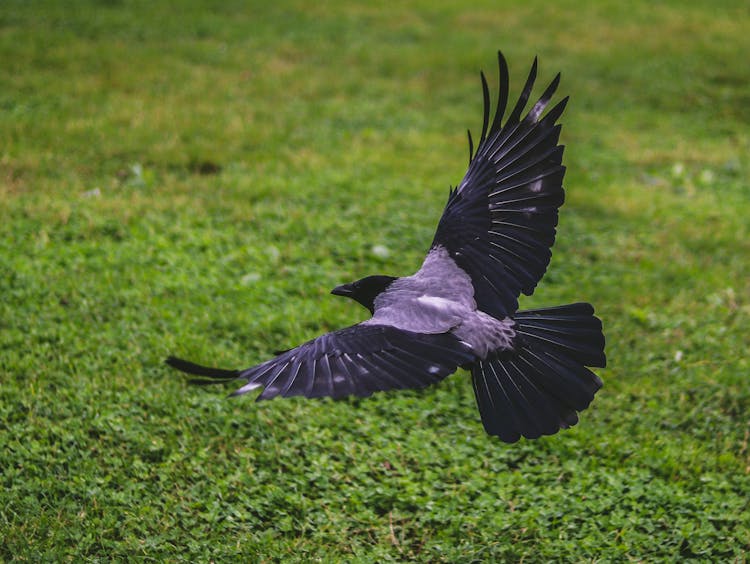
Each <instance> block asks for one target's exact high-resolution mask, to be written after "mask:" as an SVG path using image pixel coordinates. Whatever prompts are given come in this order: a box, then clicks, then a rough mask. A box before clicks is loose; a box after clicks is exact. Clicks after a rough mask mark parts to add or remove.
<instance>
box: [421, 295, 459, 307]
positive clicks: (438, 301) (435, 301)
mask: <svg viewBox="0 0 750 564" xmlns="http://www.w3.org/2000/svg"><path fill="white" fill-rule="evenodd" d="M417 302H419V303H420V304H422V305H425V306H427V307H433V308H435V309H439V310H447V309H449V308H451V307H455V306H456V303H455V302H454V301H452V300H449V299H447V298H439V297H438V296H424V295H422V296H419V297H418V298H417Z"/></svg>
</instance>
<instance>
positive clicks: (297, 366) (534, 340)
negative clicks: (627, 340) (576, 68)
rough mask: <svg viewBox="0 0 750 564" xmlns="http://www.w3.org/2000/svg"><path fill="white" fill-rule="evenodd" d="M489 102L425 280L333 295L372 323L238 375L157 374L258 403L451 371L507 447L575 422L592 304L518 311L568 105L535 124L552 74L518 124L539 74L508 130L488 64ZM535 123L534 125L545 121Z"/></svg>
mask: <svg viewBox="0 0 750 564" xmlns="http://www.w3.org/2000/svg"><path fill="white" fill-rule="evenodd" d="M498 65H499V96H498V101H497V105H496V109H495V113H494V116H492V119H491V121H490V117H491V116H490V92H489V87H488V86H487V80H486V78H485V75H484V73H480V77H481V82H482V92H483V97H484V119H483V124H482V133H481V135H480V138H479V142H478V144H477V147H476V152H474V144H473V141H472V137H471V132H469V167H468V171H467V172H466V175H465V176H464V178H463V180H462V181H461V182H460V183H459V184H458V186H457V187H455V188H453V189H451V190H450V193H449V197H448V202H447V204H446V206H445V210H444V211H443V215H442V217H441V218H440V221H439V223H438V227H437V231H436V233H435V237H434V239H433V241H432V245H431V246H430V249H429V251H428V253H427V256H426V258H425V259H424V262H423V263H422V266H421V268H420V269H419V270H418V271H417V272H416V273H415V274H412V275H411V276H403V277H394V276H383V275H377V276H367V277H365V278H362V279H361V280H357V281H356V282H352V283H350V284H344V285H342V286H338V287H337V288H334V289H333V290H332V292H331V293H332V294H334V295H337V296H345V297H347V298H351V299H353V300H355V301H357V302H359V303H360V304H361V305H363V306H364V307H365V308H367V309H368V310H369V311H370V313H371V317H370V318H369V319H367V320H366V321H363V322H361V323H358V324H356V325H353V326H351V327H347V328H344V329H340V330H338V331H333V332H331V333H326V334H324V335H321V336H320V337H317V338H316V339H313V340H311V341H309V342H307V343H304V344H302V345H300V346H298V347H297V348H294V349H291V350H287V351H283V352H280V353H278V354H277V355H276V356H275V357H274V358H272V359H270V360H268V361H266V362H263V363H262V364H259V365H257V366H253V367H251V368H246V369H244V370H224V369H218V368H209V367H206V366H200V365H198V364H194V363H192V362H189V361H186V360H182V359H179V358H175V357H169V358H168V359H167V363H168V364H169V365H171V366H173V367H174V368H177V369H179V370H182V371H183V372H187V373H189V374H193V375H197V376H200V377H201V378H203V379H204V380H203V381H202V382H203V383H208V382H225V381H229V380H234V379H239V380H242V381H244V385H242V387H241V388H239V389H238V390H237V391H235V392H234V394H233V395H239V394H244V393H246V392H249V391H251V390H255V389H257V388H262V392H261V393H260V395H259V396H258V398H257V399H258V400H263V399H270V398H273V397H276V396H282V397H289V396H305V397H308V398H317V397H332V398H342V397H345V396H369V395H371V394H372V393H374V392H380V391H385V390H396V389H404V388H423V387H425V386H428V385H430V384H434V383H436V382H439V381H440V380H442V379H443V378H445V377H446V376H448V375H449V374H452V373H453V372H455V371H456V370H457V369H458V368H459V367H462V368H465V369H467V370H469V371H471V379H472V383H473V387H474V392H475V396H476V400H477V405H478V407H479V413H480V414H481V419H482V423H483V425H484V428H485V430H486V432H487V433H488V434H489V435H494V436H497V437H499V438H500V439H501V440H502V441H505V442H509V443H512V442H515V441H517V440H519V438H520V437H522V436H523V437H526V438H528V439H534V438H537V437H540V436H542V435H551V434H554V433H556V432H557V431H558V430H559V429H561V428H567V427H570V426H572V425H575V424H576V423H577V422H578V412H579V411H581V410H583V409H586V408H587V407H588V406H589V404H590V402H591V401H592V399H593V398H594V394H595V393H596V392H597V390H599V388H600V387H601V386H602V382H601V380H600V379H599V378H598V377H597V376H596V374H594V373H593V372H592V371H591V370H589V369H588V368H587V367H604V366H605V364H606V358H605V354H604V335H603V334H602V324H601V321H600V320H599V319H598V318H597V317H596V316H595V315H594V308H593V307H592V306H591V305H590V304H588V303H574V304H569V305H562V306H558V307H550V308H544V309H533V310H525V311H518V297H519V295H520V294H521V293H523V294H526V295H531V294H532V293H533V292H534V288H535V287H536V285H537V284H538V283H539V280H540V279H541V278H542V276H543V275H544V273H545V271H546V269H547V266H548V264H549V262H550V257H551V250H550V249H551V247H552V245H553V244H554V241H555V234H556V226H557V221H558V210H559V208H560V206H561V205H562V204H563V201H564V191H563V187H562V182H563V176H564V175H565V167H564V166H563V165H562V156H563V148H564V147H563V146H562V145H558V140H559V137H560V128H561V126H560V124H558V123H557V120H558V119H559V118H560V116H561V114H562V112H563V110H564V108H565V105H566V103H567V101H568V98H567V97H566V98H564V99H562V100H561V101H560V102H558V103H557V104H556V105H554V107H552V109H550V110H549V111H548V112H547V113H546V114H545V113H544V112H545V110H546V108H547V106H548V105H549V103H550V100H551V98H552V96H553V94H554V93H555V91H556V89H557V86H558V83H559V81H560V75H559V74H558V75H557V76H556V77H555V79H554V80H553V81H552V83H551V84H550V85H549V86H548V87H547V89H546V90H545V91H544V93H543V94H542V95H541V97H540V98H539V99H538V100H537V101H536V102H535V103H534V104H533V105H532V106H531V109H530V110H529V111H528V112H527V113H526V114H525V115H522V114H523V113H524V109H525V107H526V105H527V102H528V100H529V96H530V94H531V90H532V87H533V85H534V81H535V79H536V74H537V60H536V59H534V63H533V65H532V67H531V72H530V73H529V76H528V79H527V80H526V84H525V85H524V87H523V90H522V91H521V95H520V97H519V98H518V101H517V102H516V104H515V105H514V106H513V108H512V110H511V111H510V114H509V115H508V117H507V119H505V120H504V121H503V117H504V114H505V110H506V106H507V105H508V94H509V76H508V66H507V63H506V61H505V58H504V57H503V55H502V53H498ZM543 114H544V115H543Z"/></svg>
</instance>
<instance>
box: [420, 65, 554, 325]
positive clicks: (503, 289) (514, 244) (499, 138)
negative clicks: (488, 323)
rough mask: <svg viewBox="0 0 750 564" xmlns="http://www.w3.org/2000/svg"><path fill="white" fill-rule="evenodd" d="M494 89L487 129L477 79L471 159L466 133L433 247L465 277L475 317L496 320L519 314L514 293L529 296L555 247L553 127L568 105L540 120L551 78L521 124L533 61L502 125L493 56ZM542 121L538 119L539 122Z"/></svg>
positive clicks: (503, 88) (504, 91) (503, 92)
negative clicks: (480, 118) (462, 172)
mask: <svg viewBox="0 0 750 564" xmlns="http://www.w3.org/2000/svg"><path fill="white" fill-rule="evenodd" d="M498 61H499V67H500V81H499V82H500V87H499V99H498V103H497V109H496V112H495V116H494V118H493V120H492V123H491V124H490V123H489V115H490V101H489V99H490V96H489V89H488V88H487V81H486V79H485V77H484V74H482V75H481V77H482V89H483V93H484V123H483V126H482V135H481V137H480V139H479V146H478V147H477V152H476V154H473V155H472V150H473V144H472V140H471V133H469V170H468V171H467V172H466V176H465V177H464V179H463V180H462V181H461V184H459V186H458V187H457V188H456V189H454V190H452V191H451V193H450V196H449V198H448V203H447V205H446V208H445V211H444V212H443V216H442V217H441V218H440V223H439V225H438V228H437V232H436V233H435V239H434V241H433V243H432V247H433V248H434V247H437V246H443V247H445V248H446V249H447V250H448V251H449V253H450V255H451V256H452V257H453V259H454V260H455V261H456V263H457V264H458V265H459V266H460V267H461V268H463V269H464V270H465V271H466V272H467V273H468V274H469V276H471V280H472V283H473V285H474V297H475V300H476V301H477V305H478V306H479V309H481V310H483V311H485V312H487V313H489V314H491V315H494V316H495V317H499V318H502V317H504V316H506V315H512V314H513V313H514V312H515V311H516V309H517V308H518V296H519V294H520V293H521V292H523V293H524V294H527V295H530V294H532V293H533V291H534V288H535V287H536V285H537V283H538V282H539V280H540V279H541V278H542V276H543V275H544V272H545V270H546V269H547V265H548V264H549V261H550V257H551V255H552V253H551V251H550V248H551V247H552V245H553V243H554V241H555V227H556V226H557V210H558V208H559V207H560V206H561V205H562V203H563V201H564V192H563V188H562V180H563V176H564V174H565V167H564V166H562V164H561V162H562V154H563V146H561V145H558V144H557V142H558V139H559V137H560V127H561V126H560V125H559V124H555V122H556V121H557V119H558V118H559V117H560V115H561V114H562V112H563V109H564V108H565V104H566V103H567V101H568V99H567V98H565V99H563V100H562V101H561V102H559V103H558V104H557V105H556V106H555V107H554V108H552V110H550V111H549V113H547V115H546V116H544V117H543V118H542V117H541V115H542V112H544V110H545V108H546V107H547V104H548V103H549V101H550V98H551V97H552V95H553V94H554V92H555V90H556V89H557V85H558V83H559V80H560V75H559V74H558V75H557V76H556V77H555V79H554V80H553V81H552V83H551V84H550V85H549V87H547V90H545V92H544V93H543V94H542V96H541V97H540V98H539V100H538V101H537V102H536V103H535V104H534V106H533V107H532V108H531V110H530V111H529V113H528V114H526V117H524V118H523V119H521V112H522V111H523V109H524V107H525V106H526V103H527V101H528V99H529V95H530V94H531V89H532V87H533V85H534V80H535V78H536V69H537V61H536V59H534V64H533V66H532V67H531V72H530V73H529V77H528V79H527V80H526V85H525V86H524V88H523V91H522V92H521V96H520V98H519V99H518V102H517V103H516V105H515V107H514V108H513V111H512V112H511V114H510V115H509V116H508V119H507V120H506V122H505V124H504V125H503V124H501V122H502V119H503V114H504V113H505V107H506V105H507V103H508V66H507V63H506V62H505V59H504V58H503V55H502V53H498ZM540 118H541V119H540Z"/></svg>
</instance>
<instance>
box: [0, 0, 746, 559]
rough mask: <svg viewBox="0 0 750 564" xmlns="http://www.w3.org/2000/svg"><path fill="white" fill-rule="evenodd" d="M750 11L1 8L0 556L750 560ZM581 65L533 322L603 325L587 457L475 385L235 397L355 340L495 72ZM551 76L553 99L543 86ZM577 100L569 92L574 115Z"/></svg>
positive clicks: (462, 379)
mask: <svg viewBox="0 0 750 564" xmlns="http://www.w3.org/2000/svg"><path fill="white" fill-rule="evenodd" d="M748 22H750V10H749V9H748V6H747V3H746V2H742V1H739V0H737V1H726V2H721V3H715V2H708V1H703V2H701V1H696V2H690V3H686V2H677V1H666V2H659V3H653V2H645V1H641V2H631V3H622V2H615V1H614V0H608V1H602V2H598V3H595V4H593V5H592V7H589V8H586V9H582V8H581V4H580V3H578V2H572V1H561V2H554V3H552V2H542V1H541V0H529V1H526V2H500V3H498V2H485V1H476V2H472V3H471V5H470V6H466V5H465V4H464V3H462V2H457V1H456V2H433V1H430V2H427V1H424V2H412V3H388V2H382V3H381V2H374V3H368V4H364V3H362V4H359V3H351V2H339V1H338V0H336V1H331V2H320V3H317V4H314V5H313V6H309V5H307V3H305V2H286V1H281V2H274V3H260V2H251V3H246V2H233V1H231V0H224V1H221V2H182V3H168V2H156V3H152V2H136V1H134V2H131V1H128V0H121V1H117V0H112V1H108V2H107V1H100V2H82V1H76V2H73V1H71V2H52V1H50V2H42V1H34V2H24V1H12V0H6V1H4V2H2V3H1V4H0V61H2V62H1V63H0V293H1V294H2V300H0V384H1V385H0V469H1V470H0V475H1V476H2V490H1V491H0V560H5V561H9V560H15V559H17V560H30V561H75V562H80V561H96V560H128V559H136V558H137V559H142V560H154V561H181V560H186V561H203V562H208V561H217V562H222V561H223V562H227V561H284V562H286V561H308V560H320V561H324V562H330V561H341V560H345V561H362V562H375V561H378V562H382V561H389V560H390V561H407V560H418V561H430V562H434V561H445V562H472V561H473V562H479V561H521V560H523V561H526V562H537V561H629V560H634V561H655V560H660V561H682V560H685V559H698V560H704V561H712V562H719V561H723V562H746V561H747V559H748V554H750V508H749V507H748V503H749V502H748V500H750V450H749V448H748V442H749V439H750V423H749V422H748V420H749V417H748V414H749V413H750V380H749V379H748V372H749V371H750V365H749V362H748V348H749V345H750V275H749V274H750V268H749V266H750V242H749V241H750V230H749V229H748V225H749V223H750V222H749V221H748V216H749V215H750V133H748V132H749V131H750V127H749V126H750V66H749V65H748V64H747V53H748V52H750V35H749V34H748ZM497 49H502V50H503V51H504V53H505V54H506V56H507V58H508V60H509V64H510V70H511V79H512V86H511V89H512V93H513V94H512V95H516V94H517V92H518V90H519V89H520V87H521V85H522V81H523V79H524V78H525V74H526V73H527V71H528V67H529V65H530V64H531V61H532V60H533V57H534V56H535V55H538V56H539V60H540V83H539V84H538V86H537V90H536V92H539V93H541V89H542V88H543V86H545V85H546V83H547V82H548V81H550V80H551V79H552V78H553V77H554V75H555V73H556V72H558V71H561V72H562V83H561V87H560V92H561V94H560V95H559V97H560V96H563V95H567V94H569V95H570V96H571V101H570V104H569V105H568V109H567V110H566V113H565V115H564V116H563V118H562V122H563V124H564V128H563V133H562V142H563V143H564V144H565V145H566V147H567V148H566V152H565V164H566V165H567V166H568V172H567V175H566V182H565V186H566V191H567V202H566V204H565V206H564V208H563V210H562V212H561V219H560V226H559V231H558V232H559V236H558V242H557V243H556V245H555V247H554V249H553V251H554V252H553V259H552V263H551V265H550V268H549V270H548V273H547V275H546V276H545V278H544V280H543V282H542V283H541V284H540V285H539V287H538V289H537V291H536V292H535V294H534V295H533V296H531V297H528V298H524V299H523V300H522V306H523V307H543V306H549V305H556V304H559V303H566V302H572V301H579V300H586V301H590V302H592V303H593V304H595V306H596V308H597V312H598V314H599V315H600V317H601V318H602V319H603V322H604V328H605V333H606V336H607V355H608V360H609V365H608V367H607V368H606V369H604V370H600V371H598V373H599V374H600V376H601V377H602V379H603V380H604V382H605V385H604V388H603V389H602V390H601V391H600V392H599V394H598V395H597V398H596V400H595V401H594V403H593V404H592V406H591V407H590V408H589V409H588V410H587V411H585V412H583V413H582V415H581V422H580V423H579V424H578V425H577V426H576V427H574V428H573V429H571V430H568V431H564V432H561V433H559V434H558V435H555V436H553V437H548V438H543V439H541V440H537V441H526V440H522V441H521V442H519V443H517V444H514V445H507V444H504V443H501V442H499V441H498V440H495V439H492V438H491V437H488V436H486V435H485V434H484V431H483V429H482V426H481V423H480V420H479V414H478V412H477V410H476V407H475V403H474V397H473V391H472V389H471V384H470V381H469V376H468V374H467V373H465V372H459V373H458V374H457V375H454V376H452V377H450V378H448V379H446V380H445V381H444V382H442V383H441V384H439V385H437V386H434V387H432V388H430V389H427V390H423V391H420V392H401V393H386V394H381V395H378V396H375V397H372V398H369V399H366V400H355V399H351V400H344V401H338V402H333V401H330V400H318V401H312V400H304V399H289V400H274V401H269V402H261V403H255V402H253V401H252V399H253V398H252V397H251V396H243V397H239V398H231V399H228V398H227V397H226V396H227V393H228V392H229V391H231V390H232V389H233V388H232V387H227V388H222V387H218V388H217V387H210V388H198V387H192V386H190V385H188V384H187V383H186V382H185V381H184V379H183V378H181V377H180V375H179V374H177V373H175V372H174V371H172V370H170V369H168V368H167V367H166V366H164V364H163V359H164V358H165V357H166V356H167V355H168V354H176V355H178V356H182V357H186V358H190V359H192V360H195V361H198V362H202V363H205V364H214V365H220V366H225V367H243V366H249V365H251V364H254V363H256V362H259V361H260V360H263V359H266V358H267V357H268V356H269V355H270V354H272V351H274V350H278V349H280V348H286V347H289V346H293V345H296V344H298V343H300V342H302V341H304V340H306V339H309V338H311V337H313V336H315V335H317V334H319V333H320V332H322V331H325V330H329V329H334V328H338V327H341V326H344V325H346V324H350V323H354V322H357V321H358V320H361V319H363V314H364V313H365V312H364V310H362V309H361V308H358V306H357V305H356V304H354V303H352V302H348V301H346V300H342V299H341V298H337V297H334V296H330V295H329V293H328V292H329V291H330V289H331V288H333V287H334V286H336V285H338V284H340V283H344V282H349V281H352V280H354V279H357V278H360V277H362V276H365V275H368V274H374V273H383V274H394V275H399V274H410V273H412V272H414V270H416V268H418V266H419V264H420V262H421V259H422V257H423V256H424V252H425V250H426V249H427V247H428V246H429V244H430V242H431V239H432V234H433V232H434V228H435V226H436V224H437V220H438V218H439V215H440V212H441V209H442V206H443V204H444V202H445V199H446V196H447V191H448V187H449V185H451V184H454V185H455V184H456V183H457V182H458V181H459V180H460V179H461V177H462V175H463V173H464V171H465V167H466V161H467V158H468V147H467V142H466V129H467V128H468V127H471V128H472V130H473V131H474V133H475V138H476V137H477V135H478V133H479V129H480V128H481V90H480V84H479V79H478V71H479V69H482V68H483V69H484V70H485V71H486V72H487V74H488V77H489V81H490V84H494V83H495V77H496V67H495V64H496V63H495V52H496V50H497ZM541 83H545V84H541ZM559 97H558V99H559Z"/></svg>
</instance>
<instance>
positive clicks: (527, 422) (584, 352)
mask: <svg viewBox="0 0 750 564" xmlns="http://www.w3.org/2000/svg"><path fill="white" fill-rule="evenodd" d="M515 321H516V332H517V342H516V343H515V345H516V346H515V348H514V349H513V350H512V351H497V352H496V353H494V354H492V355H490V356H489V357H487V358H486V359H485V360H481V361H478V362H476V363H475V364H474V365H473V366H472V377H473V378H472V380H473V382H474V392H475V394H476V398H477V404H478V405H479V411H480V413H481V415H482V422H483V424H484V427H485V430H486V431H487V432H488V433H489V434H490V435H496V436H498V437H499V438H500V439H501V440H503V441H505V442H510V443H512V442H515V441H517V440H518V439H520V438H521V437H522V436H523V437H526V438H529V439H534V438H538V437H540V436H542V435H552V434H554V433H556V432H557V431H558V430H560V429H561V428H567V427H570V426H572V425H575V424H576V423H577V422H578V414H577V412H578V411H582V410H584V409H586V408H587V407H588V406H589V404H590V403H591V400H592V399H593V398H594V394H595V393H596V392H597V390H599V388H601V386H602V381H601V380H600V379H599V377H598V376H597V375H596V374H594V373H593V372H591V371H590V370H589V369H588V368H586V366H598V367H604V366H605V364H606V357H605V355H604V335H603V334H602V324H601V321H600V320H599V319H598V318H596V317H595V316H594V309H593V307H591V306H590V305H589V304H583V303H578V304H570V305H565V306H559V307H554V308H548V309H539V310H529V311H522V312H518V313H517V314H516V316H515Z"/></svg>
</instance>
